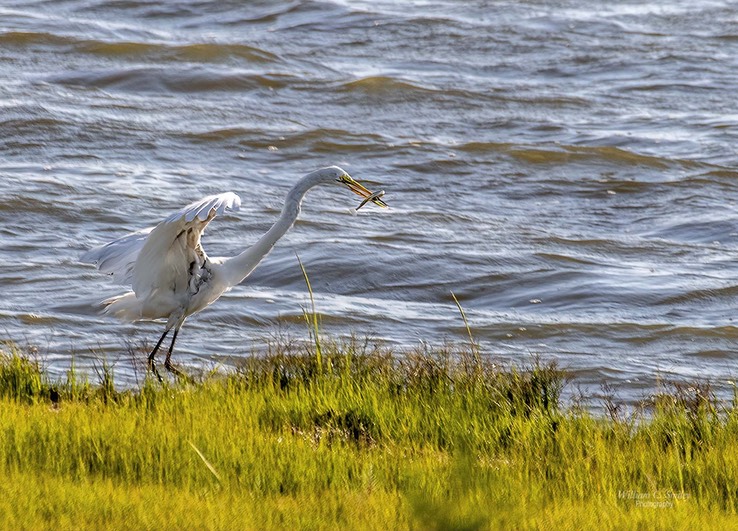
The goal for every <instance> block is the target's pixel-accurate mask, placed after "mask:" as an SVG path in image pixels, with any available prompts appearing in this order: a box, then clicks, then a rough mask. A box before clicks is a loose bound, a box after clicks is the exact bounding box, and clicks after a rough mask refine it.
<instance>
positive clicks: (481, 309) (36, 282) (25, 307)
mask: <svg viewBox="0 0 738 531" xmlns="http://www.w3.org/2000/svg"><path fill="white" fill-rule="evenodd" d="M737 72H738V10H736V7H735V5H734V4H733V3H731V2H729V1H713V2H699V3H696V2H689V1H673V2H667V3H662V2H649V1H646V2H643V1H639V2H616V3H602V5H600V6H593V5H592V3H591V2H584V1H583V0H571V1H558V2H547V3H543V4H542V3H539V2H533V1H523V2H518V1H516V2H489V1H481V0H477V1H471V2H457V1H455V0H454V1H440V0H439V1H434V0H428V1H414V2H411V1H409V0H408V1H397V2H391V1H386V0H372V1H371V2H369V1H297V0H295V1H272V0H270V1H248V2H243V1H239V2H202V1H190V2H184V1H183V2H176V3H174V2H167V3H163V2H154V1H151V2H149V1H145V0H144V1H128V0H96V1H93V0H77V1H67V2H59V1H56V0H54V1H45V2H32V1H31V2H28V1H23V2H10V3H7V2H6V3H5V4H4V5H3V7H0V155H1V156H0V260H2V267H1V268H0V287H1V288H2V297H1V298H0V335H2V336H7V337H8V338H10V339H13V340H15V341H17V342H20V343H29V344H32V345H37V346H38V347H39V349H40V351H41V352H42V354H43V355H44V356H45V358H46V360H47V363H48V366H49V370H50V371H51V372H52V373H56V374H59V373H62V372H63V371H64V370H66V368H67V367H69V365H70V363H71V360H72V358H74V359H76V363H77V364H78V365H81V366H84V367H90V366H91V364H92V363H93V362H94V360H95V356H100V354H99V353H101V352H102V353H106V354H105V355H107V356H109V360H110V361H113V362H114V363H116V373H117V375H118V377H119V378H124V379H125V378H126V377H129V378H130V377H132V376H131V374H132V370H131V362H130V360H129V359H127V358H126V356H125V355H123V354H121V352H123V351H124V350H125V342H126V341H127V340H128V341H139V342H140V341H142V340H143V339H144V338H147V339H148V340H149V341H153V340H155V339H156V336H157V334H158V333H159V331H160V326H159V325H156V324H151V323H147V324H137V325H121V324H119V323H117V322H115V321H113V320H112V319H109V318H106V317H102V316H99V315H97V314H96V313H95V308H94V304H95V303H96V302H97V301H98V300H100V299H101V298H103V297H105V296H108V295H111V294H115V293H117V292H119V291H120V290H119V289H118V287H116V286H114V285H112V284H111V283H110V282H108V279H106V278H105V277H104V275H100V274H99V273H98V272H97V271H94V270H93V269H91V268H90V267H89V266H85V265H82V264H79V263H78V262H77V258H78V256H79V255H80V254H81V253H82V252H83V250H85V249H86V248H88V247H90V246H93V245H96V244H99V243H102V242H105V241H107V240H110V239H113V238H115V237H117V236H120V235H122V234H123V233H125V232H127V231H131V230H136V229H139V228H143V227H146V226H150V225H153V224H155V223H157V222H158V221H159V220H161V219H162V218H163V217H165V216H166V215H168V214H169V213H170V212H172V211H173V210H176V209H178V208H180V207H181V206H183V205H185V204H186V203H188V202H190V201H192V200H194V199H197V198H199V197H201V196H203V195H206V194H209V193H214V192H219V191H226V190H232V191H235V192H236V193H239V194H240V195H241V196H242V198H244V208H243V209H242V211H241V212H239V213H237V214H235V215H232V216H228V217H225V218H223V219H219V220H216V221H215V222H214V223H213V224H212V225H211V226H210V227H209V229H208V231H207V232H206V237H205V245H206V249H207V250H208V252H209V254H211V255H216V256H217V255H228V254H232V253H234V252H236V251H238V250H240V248H241V247H243V246H246V245H248V244H250V243H252V242H253V241H255V239H256V238H257V237H258V236H259V235H260V234H262V233H263V232H264V231H265V230H266V229H267V228H268V227H269V225H270V223H271V222H272V221H273V220H274V219H275V217H276V215H277V214H278V212H279V209H280V207H281V200H282V198H283V196H284V194H285V193H286V191H287V189H288V188H289V186H290V185H291V184H292V183H293V182H294V181H295V180H296V179H297V178H299V177H300V176H301V175H303V174H305V173H307V172H308V171H311V170H313V169H316V168H318V167H321V166H325V165H330V164H338V165H341V166H342V167H344V168H345V169H347V170H348V171H349V173H351V174H352V175H354V176H355V177H356V178H358V179H361V180H368V181H370V182H371V183H372V186H373V187H381V188H383V189H385V190H386V191H387V196H386V198H387V201H388V203H390V206H391V209H390V210H387V211H380V210H379V209H376V208H371V207H367V208H366V209H364V210H362V211H361V212H360V213H359V215H356V216H353V215H351V213H350V207H353V206H356V205H355V203H356V200H355V199H354V198H352V197H348V196H347V194H346V193H345V191H343V190H331V189H325V190H316V191H313V192H312V193H311V195H310V196H308V199H307V201H306V203H305V208H304V210H303V216H302V218H301V221H299V222H298V224H297V225H296V227H295V228H294V229H293V231H292V232H290V233H289V234H288V235H287V236H286V237H285V238H284V239H283V240H282V241H281V242H280V244H279V245H278V246H277V248H276V249H275V250H274V251H273V253H272V254H271V255H270V256H269V258H268V259H267V260H266V261H265V262H264V263H263V264H262V266H261V267H260V268H259V269H257V271H256V272H255V273H254V274H253V275H252V276H251V277H250V278H249V279H248V280H247V281H246V282H245V283H244V285H242V286H240V287H238V288H236V289H234V290H233V291H232V292H230V293H229V294H227V295H226V296H225V297H224V298H223V299H222V300H221V301H219V302H218V303H216V304H215V305H214V306H213V307H211V308H209V309H207V310H206V311H204V312H203V313H201V314H199V315H198V316H197V317H195V318H191V319H190V320H189V321H188V323H187V325H186V326H185V328H183V333H182V335H181V336H180V339H179V341H181V342H179V343H178V345H179V360H180V362H184V363H189V364H198V363H200V364H201V363H206V362H210V360H217V361H222V362H224V363H230V362H231V361H232V360H233V359H235V358H238V357H239V356H243V355H244V354H249V353H251V352H253V351H255V350H257V351H258V350H259V349H260V348H262V345H263V339H264V338H265V337H269V335H270V334H274V333H275V331H277V332H278V331H279V330H281V329H283V328H287V329H288V331H289V330H292V333H294V335H295V336H298V337H302V336H304V334H305V332H304V329H303V327H302V324H301V323H300V319H301V312H302V310H301V308H302V306H304V305H305V304H306V299H307V298H306V290H305V288H304V284H303V281H302V277H301V273H300V270H299V267H298V266H297V261H296V258H295V253H298V254H299V255H300V257H301V259H302V260H303V262H304V263H305V265H306V268H307V270H308V272H309V274H310V276H311V280H312V283H313V287H314V289H315V290H316V292H317V301H316V302H317V306H318V309H319V310H320V311H321V312H322V313H323V327H324V330H325V331H326V332H327V333H330V334H333V335H339V336H341V335H343V336H345V335H347V334H350V333H351V332H352V331H353V332H355V333H357V334H358V335H359V336H364V335H367V334H368V335H370V336H372V337H375V338H378V339H381V340H383V341H385V342H387V343H389V344H393V345H398V346H402V347H409V346H413V345H417V344H418V343H419V342H421V341H429V342H432V343H438V342H442V341H444V340H446V339H449V340H453V341H461V340H463V339H464V337H465V331H464V328H463V323H462V322H461V320H460V318H459V317H458V313H457V310H456V308H455V306H454V304H453V301H452V299H451V296H450V292H451V291H454V292H455V293H456V294H457V296H458V297H459V299H460V300H461V302H462V304H463V305H464V307H465V308H466V310H467V313H468V316H469V319H470V321H471V324H472V327H473V331H474V333H475V335H476V337H477V338H478V339H479V340H480V341H481V342H482V344H483V345H484V347H485V349H486V350H487V351H489V352H490V353H491V355H493V356H495V357H498V358H501V359H503V360H508V361H509V360H515V361H526V360H529V359H530V355H531V354H534V353H538V354H540V355H541V356H542V357H543V358H544V359H551V358H555V359H557V360H558V361H559V362H560V364H561V365H562V366H564V367H567V368H569V369H571V370H572V371H573V372H574V373H575V375H576V377H577V380H576V381H577V382H579V383H580V384H581V385H583V386H585V387H591V388H596V387H597V386H598V385H599V383H600V382H602V381H604V380H608V381H610V382H615V383H616V384H618V385H619V386H620V389H621V390H622V392H624V393H625V394H626V396H628V397H630V398H639V397H640V396H643V395H644V394H646V393H648V392H650V391H652V390H653V389H654V386H655V382H656V380H657V379H658V378H659V377H664V378H667V379H668V378H688V379H689V378H695V377H706V378H709V379H711V380H712V381H713V382H715V383H717V384H718V386H720V387H722V388H723V389H728V388H729V385H730V384H729V382H730V380H731V379H732V378H733V377H734V376H735V373H736V372H738V371H736V370H735V368H734V367H735V365H734V361H735V357H736V356H735V354H734V352H735V350H736V345H738V328H737V327H736V323H735V322H734V320H733V318H734V314H735V309H736V308H738V261H736V254H737V253H736V250H738V212H737V211H736V208H735V206H734V205H735V204H736V201H737V200H738V156H737V154H736V146H737V145H738V110H737V109H738V107H737V106H736V87H737V86H738V74H737ZM93 351H95V352H97V353H98V354H93V353H92V352H93Z"/></svg>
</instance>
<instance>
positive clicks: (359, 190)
mask: <svg viewBox="0 0 738 531" xmlns="http://www.w3.org/2000/svg"><path fill="white" fill-rule="evenodd" d="M343 182H344V183H345V184H346V186H348V187H349V189H350V190H351V191H352V192H353V193H355V194H356V195H360V196H361V197H363V198H364V202H363V203H361V205H359V208H361V207H363V206H364V205H365V204H366V203H367V201H371V202H372V203H374V204H375V205H378V206H381V207H382V208H387V203H385V202H384V201H382V200H381V199H380V196H381V195H383V194H384V192H382V193H379V192H376V193H373V192H372V191H371V190H369V189H368V188H366V187H365V186H364V185H363V184H361V183H358V182H356V181H355V180H353V179H351V180H349V179H346V180H344V181H343ZM359 208H357V209H356V210H359Z"/></svg>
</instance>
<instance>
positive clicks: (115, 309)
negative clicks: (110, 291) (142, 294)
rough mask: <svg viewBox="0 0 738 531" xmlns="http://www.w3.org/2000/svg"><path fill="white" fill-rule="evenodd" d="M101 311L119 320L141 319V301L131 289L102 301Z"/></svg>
mask: <svg viewBox="0 0 738 531" xmlns="http://www.w3.org/2000/svg"><path fill="white" fill-rule="evenodd" d="M101 304H102V306H103V312H104V313H106V314H109V315H113V316H115V317H116V318H118V319H120V320H121V321H136V320H138V319H141V318H142V317H143V316H142V315H141V301H140V300H138V299H137V298H136V294H135V293H133V292H132V291H129V292H128V293H124V294H123V295H116V296H115V297H110V298H109V299H105V300H104V301H102V303H101Z"/></svg>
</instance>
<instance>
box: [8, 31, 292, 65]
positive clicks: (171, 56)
mask: <svg viewBox="0 0 738 531" xmlns="http://www.w3.org/2000/svg"><path fill="white" fill-rule="evenodd" d="M0 44H3V45H5V46H22V47H26V46H38V45H44V46H54V47H64V48H66V50H65V51H71V52H76V53H86V54H91V55H98V56H105V57H112V58H116V57H125V56H130V57H132V58H135V59H136V60H139V61H140V60H141V59H154V60H172V61H191V62H201V63H211V62H222V61H224V60H226V59H229V58H237V59H243V60H245V61H249V62H254V63H275V62H278V61H279V60H280V58H279V56H277V55H275V54H273V53H270V52H267V51H266V50H262V49H260V48H257V47H254V46H248V45H246V44H234V43H228V44H224V43H216V42H202V43H189V44H171V43H164V42H154V43H152V42H135V41H106V40H97V39H79V38H75V37H72V36H66V35H57V34H53V33H46V32H31V31H11V32H7V33H1V34H0Z"/></svg>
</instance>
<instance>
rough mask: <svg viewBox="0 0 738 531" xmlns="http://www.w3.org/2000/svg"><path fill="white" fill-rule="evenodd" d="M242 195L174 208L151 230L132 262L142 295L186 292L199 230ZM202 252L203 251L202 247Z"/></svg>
mask: <svg viewBox="0 0 738 531" xmlns="http://www.w3.org/2000/svg"><path fill="white" fill-rule="evenodd" d="M240 206H241V199H240V198H239V197H238V196H237V195H236V194H234V193H232V192H226V193H222V194H217V195H211V196H208V197H205V198H203V199H201V200H200V201H196V202H194V203H192V204H190V205H188V206H186V207H184V208H183V209H182V210H180V211H178V212H175V213H174V214H172V215H171V216H169V217H168V218H166V219H165V220H164V221H162V222H161V223H159V224H158V225H157V226H156V227H154V229H153V230H152V231H151V232H150V233H149V235H148V237H147V238H146V240H145V242H144V244H143V246H142V248H141V249H140V251H139V252H138V255H137V257H136V262H135V263H134V264H133V269H132V278H131V286H132V287H133V291H134V292H135V293H136V297H137V298H139V299H145V298H146V297H148V296H149V294H150V293H152V292H153V291H154V290H157V289H162V288H163V289H171V290H172V291H173V292H174V293H183V292H184V290H186V286H187V283H188V282H189V275H190V263H191V261H192V257H193V256H194V254H195V252H196V248H197V247H199V244H200V234H201V233H202V231H203V229H204V228H205V226H206V225H207V224H208V223H209V222H210V220H211V219H213V218H214V217H215V216H216V215H218V214H222V213H223V212H225V210H226V209H233V210H238V208H239V207H240ZM200 252H202V251H201V250H200Z"/></svg>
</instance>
